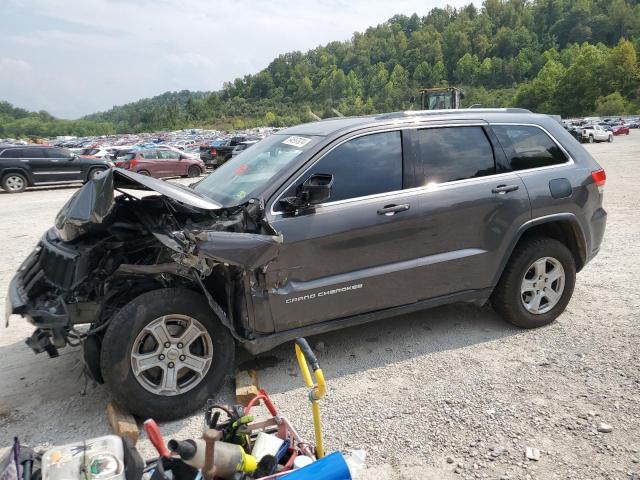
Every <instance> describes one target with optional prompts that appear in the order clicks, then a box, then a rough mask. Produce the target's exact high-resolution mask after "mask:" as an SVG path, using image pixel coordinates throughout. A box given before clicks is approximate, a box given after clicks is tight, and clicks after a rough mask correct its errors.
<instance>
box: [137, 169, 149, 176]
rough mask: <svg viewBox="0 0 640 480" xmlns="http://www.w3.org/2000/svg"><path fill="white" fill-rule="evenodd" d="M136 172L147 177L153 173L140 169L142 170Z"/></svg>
mask: <svg viewBox="0 0 640 480" xmlns="http://www.w3.org/2000/svg"><path fill="white" fill-rule="evenodd" d="M136 173H139V174H140V175H144V176H145V177H150V176H151V174H150V173H149V172H148V171H146V170H140V171H138V172H136Z"/></svg>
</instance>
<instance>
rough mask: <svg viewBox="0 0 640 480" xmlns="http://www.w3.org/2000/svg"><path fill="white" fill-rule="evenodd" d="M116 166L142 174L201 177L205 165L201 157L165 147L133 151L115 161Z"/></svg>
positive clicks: (159, 176)
mask: <svg viewBox="0 0 640 480" xmlns="http://www.w3.org/2000/svg"><path fill="white" fill-rule="evenodd" d="M115 165H116V167H119V168H124V169H125V170H130V171H132V172H136V173H140V174H142V175H150V176H152V177H156V178H162V177H178V176H182V177H199V176H200V175H202V174H203V173H204V172H205V165H204V162H203V161H202V160H200V159H199V158H194V157H192V156H190V155H186V154H184V153H178V152H176V151H174V150H165V149H162V150H161V149H146V150H137V151H131V152H129V153H127V154H125V155H123V156H121V157H118V158H117V160H116V162H115Z"/></svg>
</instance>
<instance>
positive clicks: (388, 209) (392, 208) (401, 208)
mask: <svg viewBox="0 0 640 480" xmlns="http://www.w3.org/2000/svg"><path fill="white" fill-rule="evenodd" d="M407 210H409V204H408V203H403V204H402V205H386V206H384V207H382V208H379V209H378V215H387V216H391V215H395V214H396V213H399V212H405V211H407Z"/></svg>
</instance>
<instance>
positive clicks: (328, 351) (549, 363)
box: [0, 131, 640, 479]
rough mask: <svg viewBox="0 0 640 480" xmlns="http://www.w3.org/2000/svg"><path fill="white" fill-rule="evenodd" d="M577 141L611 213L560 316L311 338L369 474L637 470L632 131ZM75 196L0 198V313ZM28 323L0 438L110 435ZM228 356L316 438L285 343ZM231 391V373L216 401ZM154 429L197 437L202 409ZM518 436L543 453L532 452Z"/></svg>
mask: <svg viewBox="0 0 640 480" xmlns="http://www.w3.org/2000/svg"><path fill="white" fill-rule="evenodd" d="M587 148H588V149H589V150H590V151H591V152H592V154H593V155H594V156H595V157H596V159H597V160H598V161H599V162H600V163H601V165H602V166H603V167H605V168H606V171H607V175H608V180H607V185H606V195H605V198H606V200H605V202H606V205H605V207H606V209H607V210H608V213H609V220H608V227H607V232H606V237H605V240H604V245H603V248H602V251H601V253H600V254H599V256H598V257H596V259H595V260H594V261H593V262H591V263H590V264H589V265H588V266H587V267H586V268H585V269H584V270H583V271H582V272H581V273H580V274H579V275H578V280H577V285H576V290H575V293H574V296H573V299H572V301H571V303H570V304H569V307H568V309H567V311H566V312H565V313H564V314H563V315H562V316H561V317H560V318H559V320H558V321H557V322H556V323H555V324H553V325H551V326H549V327H546V328H542V329H539V330H535V331H523V330H518V329H516V328H512V327H511V326H509V325H508V324H506V323H504V322H503V321H502V320H501V319H500V318H499V317H498V316H497V315H496V314H495V313H494V312H493V311H492V310H491V309H490V308H489V307H484V308H477V307H473V306H467V305H455V306H448V307H444V308H438V309H435V310H431V311H427V312H421V313H416V314H412V315H407V316H403V317H398V318H394V319H391V320H386V321H382V322H379V323H375V324H372V325H368V326H365V327H358V328H353V329H349V330H344V331H341V332H336V333H332V334H328V335H323V336H320V337H316V338H313V341H312V344H313V345H317V346H318V347H319V350H320V354H319V359H320V363H321V365H322V366H323V367H324V370H325V375H326V376H327V378H328V380H329V387H330V393H329V395H328V397H327V398H326V401H323V403H322V410H323V416H324V425H325V432H326V438H325V442H326V446H327V449H328V450H333V449H344V450H348V449H355V448H363V449H365V450H366V451H367V453H368V459H367V464H368V465H369V470H368V473H367V475H366V477H367V478H381V479H382V478H384V479H387V478H434V479H435V478H438V479H441V478H445V479H446V478H496V479H497V478H505V479H506V478H509V479H519V478H523V479H524V478H532V479H533V478H539V479H550V478H563V479H566V478H575V479H594V478H607V479H609V478H611V479H613V478H616V479H629V478H636V479H637V478H640V473H637V472H640V463H638V462H640V369H639V367H640V334H639V333H638V327H637V323H638V312H639V311H640V294H639V293H638V282H639V281H640V253H639V252H640V227H639V222H640V210H639V209H638V204H639V197H638V185H640V131H632V133H631V135H630V136H628V137H616V140H615V142H614V143H612V144H606V143H605V144H595V145H589V146H587ZM74 191H75V188H56V189H46V190H39V191H29V192H26V193H24V194H21V195H8V194H4V193H2V194H0V219H1V221H0V295H1V296H0V312H3V311H4V305H3V302H4V292H5V291H6V289H7V285H8V282H9V279H10V277H11V275H12V274H13V272H14V271H15V269H16V268H17V267H18V265H19V263H20V262H21V261H22V259H23V258H24V257H25V256H26V255H27V253H28V252H29V251H30V250H31V249H32V247H33V246H34V244H35V242H36V241H37V239H38V237H39V236H40V235H41V234H42V232H43V231H44V230H45V229H47V228H49V226H50V225H51V224H52V221H53V219H54V216H55V213H56V212H57V211H58V209H59V208H60V206H61V205H62V204H63V203H64V201H65V200H66V199H67V198H68V197H69V196H70V195H71V194H72V193H73V192H74ZM30 333H31V327H30V326H29V325H28V324H26V323H25V322H23V321H19V320H16V321H13V323H12V325H11V326H10V328H9V329H0V360H1V367H0V439H2V440H3V441H4V443H8V442H9V441H10V439H11V438H12V437H13V436H14V435H19V436H20V437H21V438H22V440H23V441H24V442H27V443H30V444H44V443H47V442H56V443H63V442H67V441H70V440H77V439H81V438H85V437H90V436H97V435H102V434H106V433H108V432H109V427H108V425H107V423H106V419H105V414H104V407H105V404H106V402H107V400H108V392H107V391H106V389H105V388H103V387H101V386H95V385H88V387H87V389H86V394H84V395H83V394H82V393H81V392H82V390H83V384H84V382H83V379H82V377H81V371H80V366H79V359H80V352H79V351H78V350H70V349H66V350H64V351H63V354H62V355H61V356H60V357H59V358H57V359H55V360H50V359H48V358H47V357H46V356H43V355H39V356H35V355H33V354H32V353H31V352H30V351H29V350H28V348H27V347H26V346H25V345H24V343H23V339H24V337H26V336H27V335H28V334H30ZM319 342H320V345H318V343H319ZM239 361H240V362H241V363H243V362H244V363H246V364H249V365H251V364H252V365H254V366H256V367H257V368H258V375H259V378H260V381H261V384H262V385H263V386H264V387H266V388H267V389H268V390H269V391H270V392H271V393H272V394H273V397H274V400H275V402H276V405H277V406H279V407H280V410H281V411H282V412H283V413H284V414H286V415H287V416H289V417H290V418H292V419H293V420H294V423H296V424H297V425H299V427H300V430H301V431H302V432H303V433H304V435H305V436H308V437H311V435H312V428H311V414H310V409H309V405H308V401H307V399H306V394H305V391H304V389H303V388H301V385H302V380H301V378H300V376H299V375H298V373H297V368H296V365H295V363H294V355H293V349H292V346H291V345H285V346H283V347H280V348H278V349H276V350H274V351H272V352H270V353H269V354H267V355H264V356H262V357H261V358H258V359H249V358H246V357H245V358H241V359H240V360H239ZM231 392H232V384H231V382H228V383H227V385H226V387H225V388H224V389H223V391H222V392H221V393H220V395H219V397H220V400H222V401H231ZM602 424H608V425H609V426H610V427H611V428H612V431H611V432H610V433H602V432H600V431H598V430H599V429H600V430H603V429H604V430H606V429H607V428H603V425H602ZM162 428H163V430H164V432H165V433H166V435H167V436H168V437H177V438H187V437H189V436H193V435H197V434H198V433H199V432H200V429H201V416H200V415H195V416H193V417H191V418H188V419H185V420H183V421H180V422H174V423H171V424H165V425H163V426H162ZM526 447H534V448H537V449H539V451H540V458H539V460H538V461H530V460H527V459H526V458H525V449H526ZM142 448H143V451H144V452H146V453H151V451H150V449H149V445H148V444H147V443H146V442H143V443H142ZM372 467H373V468H372Z"/></svg>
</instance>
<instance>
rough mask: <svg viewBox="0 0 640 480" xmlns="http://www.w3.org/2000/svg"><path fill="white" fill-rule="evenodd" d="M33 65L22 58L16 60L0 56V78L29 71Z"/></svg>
mask: <svg viewBox="0 0 640 480" xmlns="http://www.w3.org/2000/svg"><path fill="white" fill-rule="evenodd" d="M32 70H33V67H32V66H31V65H30V64H29V63H28V62H25V61H24V60H18V59H15V58H9V57H0V78H1V77H4V76H7V77H13V76H14V75H20V74H23V73H29V72H31V71H32Z"/></svg>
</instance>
